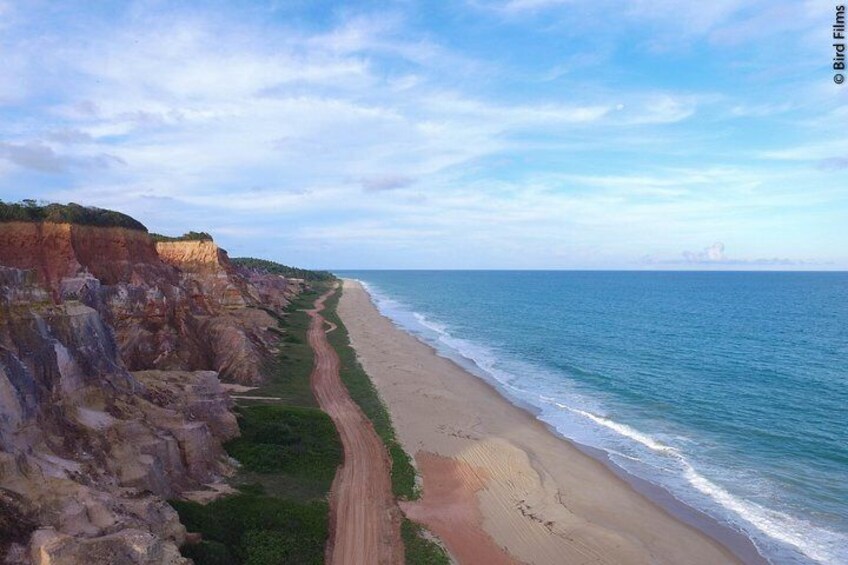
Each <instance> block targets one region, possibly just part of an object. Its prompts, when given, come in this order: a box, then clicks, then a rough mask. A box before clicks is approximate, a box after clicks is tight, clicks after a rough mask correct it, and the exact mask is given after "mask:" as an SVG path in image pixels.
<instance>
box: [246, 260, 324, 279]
mask: <svg viewBox="0 0 848 565" xmlns="http://www.w3.org/2000/svg"><path fill="white" fill-rule="evenodd" d="M230 261H231V262H232V263H233V264H234V265H236V266H237V267H239V268H242V269H246V270H248V271H256V272H260V273H267V274H272V275H282V276H284V277H288V278H290V279H304V280H307V281H332V280H335V278H336V276H335V275H334V274H333V273H330V272H328V271H310V270H308V269H298V268H297V267H289V266H287V265H281V264H279V263H275V262H274V261H268V260H267V259H256V258H254V257H236V258H235V259H232V258H231V259H230Z"/></svg>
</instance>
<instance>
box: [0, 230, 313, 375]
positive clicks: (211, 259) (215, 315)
mask: <svg viewBox="0 0 848 565" xmlns="http://www.w3.org/2000/svg"><path fill="white" fill-rule="evenodd" d="M0 265H5V266H10V267H16V268H19V269H29V270H33V271H34V272H35V274H36V277H37V280H38V281H39V282H40V283H41V284H42V285H43V286H44V288H45V289H46V290H47V291H48V292H49V297H50V298H52V300H53V302H54V303H57V304H58V303H61V302H62V301H64V300H68V299H74V300H79V301H80V302H82V303H83V304H85V305H87V306H90V307H92V308H94V309H95V310H97V311H98V312H99V313H100V314H101V316H102V317H103V319H104V320H105V321H106V323H107V324H108V325H109V326H110V327H112V328H113V330H114V332H115V337H116V341H117V344H118V348H119V350H120V356H121V358H122V359H123V361H124V363H125V364H126V366H127V368H128V369H130V370H143V369H151V368H155V369H163V370H171V369H183V370H185V369H188V370H215V371H218V372H219V373H220V374H221V377H222V378H223V379H225V380H232V381H235V382H239V383H243V384H256V383H258V382H259V381H260V380H261V368H262V366H263V364H264V363H265V362H266V361H267V359H268V358H269V356H270V354H271V353H272V352H273V350H274V345H275V338H276V336H275V334H274V333H273V332H272V331H270V330H269V328H274V327H275V326H276V320H275V319H274V318H273V317H272V316H270V315H268V314H267V312H266V311H265V309H266V308H269V307H270V308H276V309H281V308H283V307H285V305H286V304H287V303H288V297H290V296H291V295H292V293H296V292H298V291H299V290H300V287H299V285H298V284H292V283H289V282H287V281H286V279H284V278H283V277H280V276H276V275H261V274H260V275H257V274H255V273H241V272H239V271H238V270H237V269H236V268H235V267H234V266H233V265H232V264H231V263H230V261H229V259H228V258H227V254H226V251H224V250H222V249H220V248H219V247H218V246H217V245H215V243H214V242H212V241H178V242H167V243H154V242H153V240H152V239H151V238H150V236H149V235H148V234H147V233H146V232H143V231H139V230H130V229H124V228H103V227H92V226H77V225H71V224H51V223H27V222H12V223H3V224H0Z"/></svg>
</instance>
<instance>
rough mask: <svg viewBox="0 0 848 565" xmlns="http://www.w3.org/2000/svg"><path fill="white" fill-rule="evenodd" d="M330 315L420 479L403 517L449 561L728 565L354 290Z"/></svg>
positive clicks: (729, 556) (703, 538) (713, 547)
mask: <svg viewBox="0 0 848 565" xmlns="http://www.w3.org/2000/svg"><path fill="white" fill-rule="evenodd" d="M338 312H339V314H340V316H341V318H342V320H343V321H344V323H345V325H346V326H347V328H348V331H349V333H350V338H351V342H352V345H353V347H354V348H355V349H356V352H357V354H358V355H359V358H360V361H361V363H362V365H363V367H364V368H365V370H366V371H367V372H368V374H369V375H370V376H371V378H372V379H373V381H374V384H375V386H376V387H377V388H378V390H379V392H380V394H381V396H382V397H383V399H384V401H385V402H386V404H387V406H388V409H389V412H390V413H391V416H392V419H393V422H394V425H395V428H396V430H397V433H398V436H399V439H400V440H401V442H402V444H403V446H404V448H405V449H406V450H407V452H408V453H410V454H411V455H413V456H414V458H415V461H416V465H417V467H418V469H419V471H420V472H421V475H422V479H423V497H422V499H421V500H420V501H417V502H415V503H409V504H405V505H404V511H405V512H406V513H407V515H408V516H409V517H410V518H412V519H414V520H417V521H419V522H421V523H423V524H425V525H426V526H427V527H428V528H429V529H430V530H431V531H432V532H434V533H435V534H436V535H438V536H439V537H440V538H441V539H442V541H443V542H444V543H445V545H446V546H447V547H448V549H449V550H450V551H451V553H452V554H453V556H454V557H455V558H456V559H457V560H458V561H460V562H461V563H483V562H485V563H516V562H518V563H535V564H548V563H550V564H561V563H610V564H622V563H627V564H630V563H633V564H636V563H686V564H710V565H715V564H719V563H738V562H740V561H739V559H738V558H737V557H736V556H734V554H733V553H731V552H730V551H729V550H728V549H726V548H725V547H724V546H723V545H722V544H720V543H718V542H717V541H715V540H713V539H712V538H711V537H709V536H707V535H706V534H704V533H702V532H701V531H699V530H698V529H696V528H694V527H692V526H689V525H687V524H685V523H684V522H682V521H680V520H678V519H677V518H675V517H673V516H672V515H671V514H669V513H668V512H667V511H666V510H664V509H663V508H661V507H660V506H659V505H658V504H656V503H655V502H653V501H652V500H650V499H648V498H647V497H645V496H643V495H642V494H640V493H639V492H637V491H636V490H635V489H634V488H633V487H632V486H631V485H630V484H629V483H628V482H626V481H625V480H623V479H622V478H620V477H619V476H617V475H616V474H615V473H613V472H612V471H611V470H610V469H609V468H608V467H607V466H605V465H604V464H603V463H601V462H600V461H597V460H595V459H594V458H592V457H590V456H588V455H587V454H585V453H583V452H582V451H580V450H579V449H578V448H577V447H575V446H574V445H572V444H570V443H569V442H567V441H565V440H563V439H562V438H559V437H557V436H555V435H554V434H553V433H552V432H551V431H550V430H548V429H547V428H546V427H545V426H544V425H543V424H542V423H540V422H539V421H538V420H536V419H535V418H534V417H533V416H532V415H531V414H529V413H527V412H525V411H523V410H521V409H519V408H517V407H516V406H514V405H512V404H510V403H509V402H508V401H507V400H505V399H504V398H503V397H502V396H500V394H498V392H497V391H496V390H494V389H493V388H492V387H490V386H489V385H488V384H487V383H485V382H484V381H483V380H481V379H479V378H477V377H475V376H473V375H471V374H470V373H468V372H466V371H465V370H464V369H462V368H461V367H459V366H458V365H456V364H455V363H453V362H452V361H450V360H448V359H445V358H443V357H440V356H438V355H437V354H436V353H435V351H434V350H433V349H432V348H430V347H429V346H427V345H425V344H423V343H421V342H420V341H418V340H417V339H415V338H414V337H413V336H411V335H409V334H407V333H406V332H404V331H402V330H400V329H398V328H397V327H396V326H395V325H394V324H393V323H392V322H391V321H390V320H388V319H387V318H385V317H383V316H382V315H381V314H380V313H379V312H378V311H377V309H376V308H375V307H374V305H373V304H372V303H371V300H370V298H369V296H368V294H367V293H366V292H365V290H364V289H363V288H362V287H361V286H360V285H359V284H358V283H356V282H353V281H349V280H347V281H345V286H344V293H343V295H342V299H341V302H340V304H339V309H338Z"/></svg>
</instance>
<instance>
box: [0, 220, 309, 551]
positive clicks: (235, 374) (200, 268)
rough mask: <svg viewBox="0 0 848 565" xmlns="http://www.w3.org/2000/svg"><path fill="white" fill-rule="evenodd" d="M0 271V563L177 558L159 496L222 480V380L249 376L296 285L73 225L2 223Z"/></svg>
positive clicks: (210, 256) (185, 246) (177, 247)
mask: <svg viewBox="0 0 848 565" xmlns="http://www.w3.org/2000/svg"><path fill="white" fill-rule="evenodd" d="M0 265H5V266H0V514H2V519H0V562H2V561H3V560H4V559H5V561H6V562H19V563H28V562H32V563H43V564H47V563H51V564H62V563H109V562H121V563H182V562H184V560H183V559H182V558H181V557H180V555H179V551H178V549H177V548H178V546H179V545H180V544H181V543H182V542H183V540H184V536H185V529H184V528H183V526H182V525H181V524H180V523H179V520H178V517H177V515H176V513H175V512H174V511H173V509H171V507H170V506H169V505H167V504H166V503H165V502H164V499H167V498H169V497H173V496H178V495H179V494H180V493H182V492H184V491H187V490H196V489H198V488H202V485H204V484H209V483H213V482H215V481H219V480H220V479H221V477H222V476H224V475H226V474H227V473H229V472H230V470H231V469H230V462H229V460H228V459H227V457H226V456H225V453H224V451H223V449H222V448H221V443H222V442H223V441H226V440H227V439H230V438H232V437H234V436H236V435H237V434H238V427H237V424H236V420H235V417H234V416H233V414H232V413H231V412H230V407H231V406H230V400H229V398H228V397H227V396H226V394H225V393H224V392H223V391H222V389H221V387H220V383H219V380H218V372H220V374H221V376H222V377H223V378H228V379H231V380H236V381H239V382H243V383H255V382H258V381H259V379H260V378H261V377H260V368H261V366H262V364H263V363H264V361H265V360H266V359H267V358H268V357H269V356H270V355H271V354H272V353H273V350H274V347H275V336H276V334H275V333H274V332H273V331H271V328H273V327H274V326H275V325H276V320H275V318H274V317H273V316H272V315H271V314H269V312H268V311H267V310H266V306H265V304H269V305H271V307H272V308H273V307H276V308H281V307H284V306H285V305H286V304H287V299H288V298H289V297H290V296H291V294H292V293H294V292H297V291H298V290H299V287H298V286H292V285H289V284H287V283H286V281H285V279H282V277H278V276H261V275H256V274H255V273H251V274H249V276H248V274H242V273H240V272H238V270H237V269H235V268H234V267H233V266H232V265H231V264H230V263H229V260H228V259H227V256H226V252H224V251H223V250H221V249H219V248H218V247H217V246H216V245H215V244H214V243H213V242H211V241H204V242H175V243H168V244H161V243H160V244H155V243H154V242H153V241H152V240H151V238H150V236H149V235H148V234H147V233H146V232H144V231H141V230H130V229H124V228H104V227H91V226H77V225H70V224H51V223H25V222H15V223H5V224H0ZM9 267H11V268H9ZM271 312H272V313H273V312H274V311H273V310H271ZM3 556H5V557H3Z"/></svg>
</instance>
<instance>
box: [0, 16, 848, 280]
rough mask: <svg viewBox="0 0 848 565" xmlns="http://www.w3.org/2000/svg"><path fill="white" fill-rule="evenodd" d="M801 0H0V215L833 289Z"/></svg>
mask: <svg viewBox="0 0 848 565" xmlns="http://www.w3.org/2000/svg"><path fill="white" fill-rule="evenodd" d="M833 23H834V4H833V3H832V2H825V1H803V0H789V1H783V0H744V1H743V0H713V1H711V2H684V1H679V2H677V1H672V0H633V1H631V2H624V1H619V0H452V1H450V2H444V1H435V0H434V1H430V2H424V1H416V0H394V1H392V0H382V1H379V2H370V1H362V2H344V3H342V2H326V1H322V0H291V1H281V0H275V1H266V2H262V1H250V2H235V1H231V2H214V1H213V2H203V3H201V2H179V1H150V0H146V1H139V2H105V1H97V0H93V1H89V2H84V3H82V2H45V1H40V0H21V1H15V2H12V1H7V0H0V199H2V200H5V201H15V200H19V199H23V198H33V199H37V200H45V201H58V202H77V203H80V204H85V205H92V206H99V207H104V208H111V209H116V210H120V211H122V212H125V213H128V214H130V215H132V216H133V217H135V218H137V219H139V220H140V221H142V222H143V223H144V224H145V225H146V226H147V227H148V228H149V229H150V230H151V231H156V232H160V233H165V234H169V235H177V234H181V233H183V232H185V231H188V230H196V231H207V232H210V233H211V234H212V235H213V236H215V239H216V241H218V242H219V244H220V245H222V246H223V247H224V248H226V249H227V250H228V251H229V253H230V255H231V256H257V257H264V258H269V259H274V260H277V261H280V262H283V263H286V264H292V265H299V266H304V267H310V268H330V269H357V268H358V269H368V268H399V269H420V268H432V269H808V270H844V269H848V85H846V84H842V85H837V84H835V83H834V81H833V74H834V71H833V70H832V69H831V62H832V58H833V55H834V53H833V50H834V48H833V45H832V44H833V40H832V39H831V31H832V30H831V26H832V25H833Z"/></svg>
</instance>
